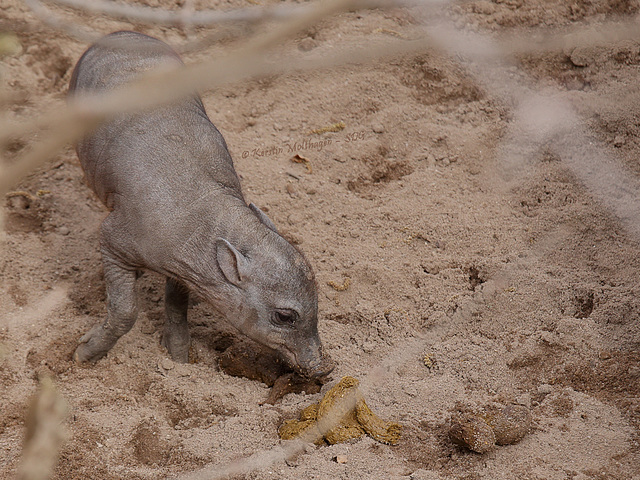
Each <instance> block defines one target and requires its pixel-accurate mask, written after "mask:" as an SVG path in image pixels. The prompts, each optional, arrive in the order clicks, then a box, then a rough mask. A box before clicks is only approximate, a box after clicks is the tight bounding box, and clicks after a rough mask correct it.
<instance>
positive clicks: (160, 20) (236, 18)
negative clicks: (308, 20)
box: [48, 0, 448, 26]
mask: <svg viewBox="0 0 640 480" xmlns="http://www.w3.org/2000/svg"><path fill="white" fill-rule="evenodd" d="M48 1H49V2H50V3H52V4H57V5H64V6H66V7H71V8H74V9H76V10H80V11H82V12H90V13H94V14H102V15H108V16H110V17H113V18H118V19H120V20H126V21H129V22H132V21H137V22H145V23H156V24H161V25H174V26H186V25H189V26H208V25H215V24H219V23H226V22H258V21H265V20H289V19H291V18H293V17H297V16H300V15H305V14H308V13H309V12H311V11H312V10H314V9H315V8H316V3H321V2H312V3H307V4H302V5H301V4H284V5H275V6H268V7H251V8H241V9H235V10H227V11H220V10H199V11H193V10H190V9H184V10H163V9H159V8H153V7H145V6H139V5H128V4H124V3H116V2H112V1H106V0H48ZM322 3H324V2H322ZM345 3H348V4H349V5H350V6H349V8H347V9H345V10H362V9H374V8H389V7H402V6H415V5H426V4H432V5H434V4H445V3H448V0H357V1H352V2H345Z"/></svg>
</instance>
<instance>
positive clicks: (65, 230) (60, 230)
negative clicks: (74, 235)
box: [58, 227, 71, 235]
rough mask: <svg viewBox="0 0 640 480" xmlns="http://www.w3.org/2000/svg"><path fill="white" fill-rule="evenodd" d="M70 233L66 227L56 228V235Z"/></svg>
mask: <svg viewBox="0 0 640 480" xmlns="http://www.w3.org/2000/svg"><path fill="white" fill-rule="evenodd" d="M70 232H71V231H70V230H69V229H68V228H67V227H59V228H58V233H59V234H60V235H69V233H70Z"/></svg>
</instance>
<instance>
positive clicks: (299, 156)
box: [291, 153, 313, 173]
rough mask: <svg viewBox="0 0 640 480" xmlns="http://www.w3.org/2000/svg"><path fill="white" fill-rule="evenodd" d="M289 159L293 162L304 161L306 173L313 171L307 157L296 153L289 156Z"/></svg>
mask: <svg viewBox="0 0 640 480" xmlns="http://www.w3.org/2000/svg"><path fill="white" fill-rule="evenodd" d="M291 161H292V162H293V163H304V166H305V167H307V173H313V170H312V169H311V162H310V161H309V159H308V158H304V157H303V156H302V155H299V154H297V153H296V154H295V155H294V156H293V157H291Z"/></svg>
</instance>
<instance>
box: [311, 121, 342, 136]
mask: <svg viewBox="0 0 640 480" xmlns="http://www.w3.org/2000/svg"><path fill="white" fill-rule="evenodd" d="M345 127H346V125H345V123H344V122H338V123H334V124H332V125H327V126H326V127H321V128H316V129H315V130H311V131H310V132H309V134H316V135H320V134H323V133H327V132H339V131H341V130H344V129H345Z"/></svg>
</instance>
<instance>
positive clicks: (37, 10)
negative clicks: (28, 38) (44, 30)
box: [24, 0, 100, 43]
mask: <svg viewBox="0 0 640 480" xmlns="http://www.w3.org/2000/svg"><path fill="white" fill-rule="evenodd" d="M24 3H26V5H27V7H29V9H30V10H31V12H32V13H33V14H34V15H35V16H36V17H38V20H40V21H41V22H42V23H44V24H45V25H48V26H50V27H51V28H54V29H56V30H60V31H62V32H65V33H67V34H68V35H70V36H72V37H74V38H76V39H77V40H80V41H82V42H87V43H91V42H94V41H96V40H97V39H98V38H99V37H100V35H97V34H95V33H93V32H91V31H89V30H88V29H86V28H84V27H81V26H80V25H78V24H76V23H73V22H68V21H66V20H64V19H62V18H61V17H60V16H58V15H56V14H55V13H53V12H52V11H51V10H50V9H48V8H47V7H45V6H44V5H43V4H42V2H41V1H40V0H24Z"/></svg>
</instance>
